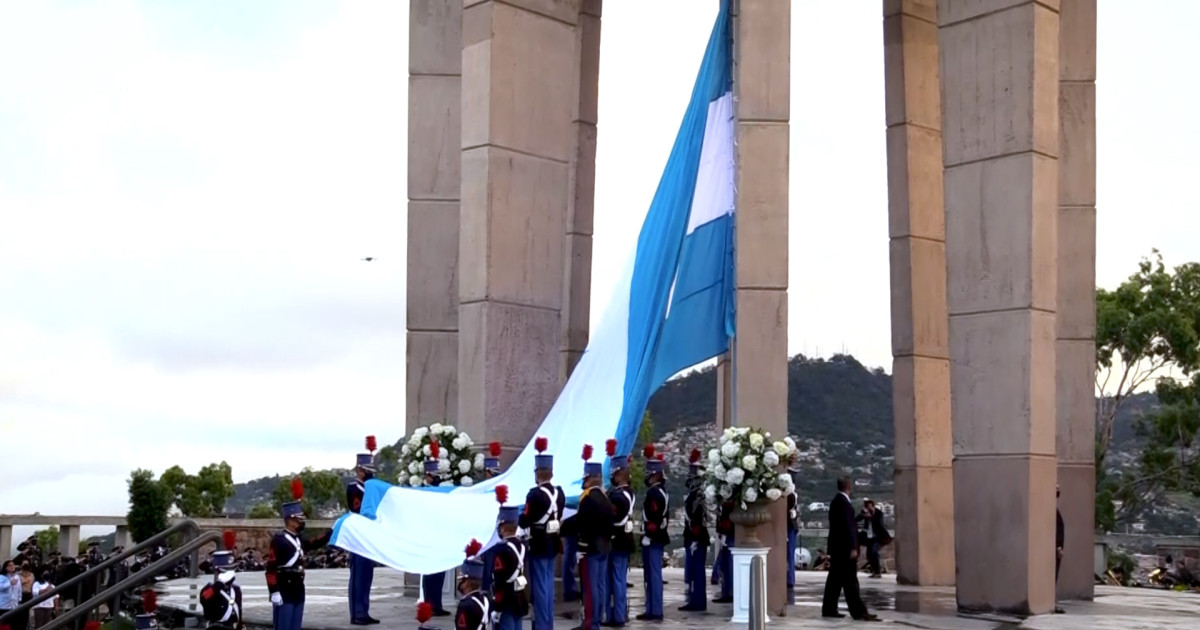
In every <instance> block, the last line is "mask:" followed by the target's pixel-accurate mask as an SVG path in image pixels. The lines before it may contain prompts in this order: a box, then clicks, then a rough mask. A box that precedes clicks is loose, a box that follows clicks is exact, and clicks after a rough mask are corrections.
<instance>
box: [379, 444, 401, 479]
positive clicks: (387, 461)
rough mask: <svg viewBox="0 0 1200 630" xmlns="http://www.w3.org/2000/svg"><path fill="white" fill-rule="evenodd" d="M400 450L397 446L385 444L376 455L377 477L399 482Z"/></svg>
mask: <svg viewBox="0 0 1200 630" xmlns="http://www.w3.org/2000/svg"><path fill="white" fill-rule="evenodd" d="M399 473H400V452H399V451H397V450H396V447H395V446H385V447H383V448H381V449H379V452H378V453H377V454H376V455H375V477H376V478H377V479H382V480H384V481H386V482H388V483H393V484H395V483H399V481H400V480H399Z"/></svg>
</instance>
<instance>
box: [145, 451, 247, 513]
mask: <svg viewBox="0 0 1200 630" xmlns="http://www.w3.org/2000/svg"><path fill="white" fill-rule="evenodd" d="M158 481H159V483H160V484H162V485H163V487H164V488H166V489H167V491H168V492H169V493H170V495H171V502H172V503H173V504H174V505H175V507H176V508H178V509H179V511H180V512H181V513H183V515H184V516H189V517H200V518H206V517H213V516H217V515H219V514H221V512H223V511H224V510H225V502H226V501H228V500H229V498H230V497H232V496H233V469H232V468H231V467H230V466H229V464H227V463H225V462H221V463H219V464H209V465H207V466H205V467H204V468H201V469H200V472H199V473H197V474H195V475H190V474H188V473H187V472H185V471H184V470H183V468H180V467H179V466H172V467H170V468H168V469H166V470H165V471H163V474H162V476H161V477H159V480H158Z"/></svg>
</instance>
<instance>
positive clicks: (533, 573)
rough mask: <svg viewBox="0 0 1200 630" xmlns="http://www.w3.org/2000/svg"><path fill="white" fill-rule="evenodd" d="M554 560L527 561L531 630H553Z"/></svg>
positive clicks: (534, 559) (552, 557)
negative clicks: (531, 618)
mask: <svg viewBox="0 0 1200 630" xmlns="http://www.w3.org/2000/svg"><path fill="white" fill-rule="evenodd" d="M554 559H555V558H554V556H550V557H549V558H530V559H529V586H530V589H531V593H530V595H531V596H532V599H533V602H532V604H533V630H554Z"/></svg>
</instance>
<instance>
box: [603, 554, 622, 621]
mask: <svg viewBox="0 0 1200 630" xmlns="http://www.w3.org/2000/svg"><path fill="white" fill-rule="evenodd" d="M628 580H629V554H628V553H625V552H618V551H614V552H612V553H610V554H608V593H607V596H608V605H607V606H605V607H604V608H602V609H601V611H600V612H601V614H600V620H601V621H606V622H608V623H619V624H623V623H627V622H628V621H629V611H628V609H627V607H628V605H629V589H628V586H627V585H628V584H629V582H628ZM605 609H607V610H605Z"/></svg>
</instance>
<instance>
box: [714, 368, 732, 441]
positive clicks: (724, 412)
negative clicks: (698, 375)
mask: <svg viewBox="0 0 1200 630" xmlns="http://www.w3.org/2000/svg"><path fill="white" fill-rule="evenodd" d="M716 414H717V415H716V419H717V423H716V424H717V429H718V430H720V431H724V430H725V429H728V428H729V427H731V426H733V361H732V359H731V358H730V353H728V352H726V353H725V354H723V355H721V356H720V357H719V358H717V409H716Z"/></svg>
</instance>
